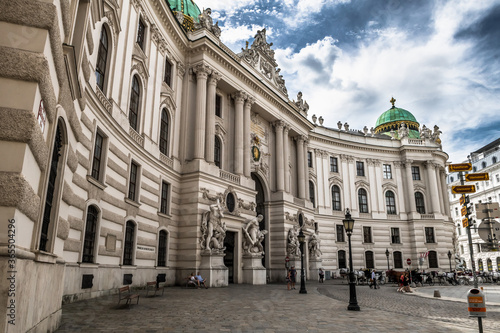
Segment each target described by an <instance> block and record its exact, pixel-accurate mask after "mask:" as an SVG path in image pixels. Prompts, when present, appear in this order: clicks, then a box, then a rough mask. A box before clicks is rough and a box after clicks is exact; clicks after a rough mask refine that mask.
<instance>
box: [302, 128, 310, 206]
mask: <svg viewBox="0 0 500 333" xmlns="http://www.w3.org/2000/svg"><path fill="white" fill-rule="evenodd" d="M308 147H309V140H308V139H307V137H305V138H304V155H303V156H304V198H306V199H309V166H308V165H307V152H308Z"/></svg>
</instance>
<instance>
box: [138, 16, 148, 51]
mask: <svg viewBox="0 0 500 333" xmlns="http://www.w3.org/2000/svg"><path fill="white" fill-rule="evenodd" d="M145 37H146V26H145V25H144V22H143V21H142V20H139V26H138V27H137V41H136V42H137V45H139V47H140V48H141V50H143V51H144V38H145Z"/></svg>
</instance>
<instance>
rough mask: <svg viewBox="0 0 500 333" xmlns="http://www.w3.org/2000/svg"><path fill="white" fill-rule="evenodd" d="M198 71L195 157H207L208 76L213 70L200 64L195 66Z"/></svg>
mask: <svg viewBox="0 0 500 333" xmlns="http://www.w3.org/2000/svg"><path fill="white" fill-rule="evenodd" d="M193 72H194V73H196V117H195V128H194V158H195V159H203V158H205V151H204V150H205V126H206V115H207V78H208V75H209V74H210V73H211V72H212V70H211V69H210V67H209V66H207V65H203V64H199V65H197V66H195V67H194V68H193Z"/></svg>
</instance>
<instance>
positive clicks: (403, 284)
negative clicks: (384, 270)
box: [398, 272, 413, 293]
mask: <svg viewBox="0 0 500 333" xmlns="http://www.w3.org/2000/svg"><path fill="white" fill-rule="evenodd" d="M398 282H399V287H398V292H400V293H412V292H413V290H411V287H410V283H411V281H410V273H409V272H404V273H403V274H401V276H400V277H399V281H398Z"/></svg>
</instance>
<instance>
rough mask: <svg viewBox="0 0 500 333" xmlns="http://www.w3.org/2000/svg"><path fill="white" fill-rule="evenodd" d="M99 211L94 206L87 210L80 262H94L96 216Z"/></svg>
mask: <svg viewBox="0 0 500 333" xmlns="http://www.w3.org/2000/svg"><path fill="white" fill-rule="evenodd" d="M98 215H99V211H98V210H97V208H96V207H95V206H89V208H88V209H87V222H86V224H85V238H84V240H83V254H82V262H90V263H93V262H94V251H95V244H96V231H97V216H98Z"/></svg>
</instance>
